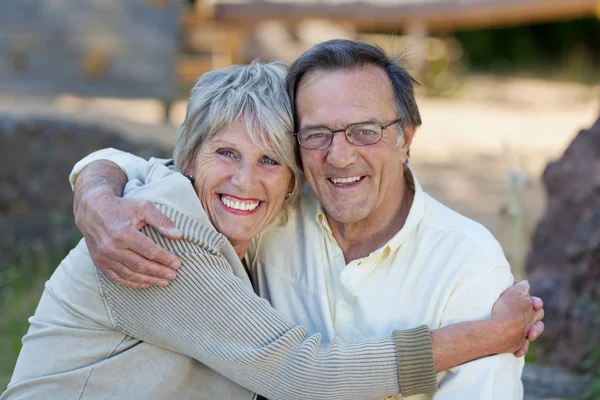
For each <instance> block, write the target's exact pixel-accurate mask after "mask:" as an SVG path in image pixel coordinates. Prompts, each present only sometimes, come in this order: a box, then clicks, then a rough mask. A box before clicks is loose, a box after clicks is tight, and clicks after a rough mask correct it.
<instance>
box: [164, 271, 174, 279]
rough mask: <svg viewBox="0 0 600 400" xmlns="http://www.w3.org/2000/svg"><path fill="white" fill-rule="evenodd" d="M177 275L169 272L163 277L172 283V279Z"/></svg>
mask: <svg viewBox="0 0 600 400" xmlns="http://www.w3.org/2000/svg"><path fill="white" fill-rule="evenodd" d="M176 276H177V275H175V273H174V272H169V273H167V274H166V275H165V278H167V279H168V280H170V281H172V280H173V279H175V277H176Z"/></svg>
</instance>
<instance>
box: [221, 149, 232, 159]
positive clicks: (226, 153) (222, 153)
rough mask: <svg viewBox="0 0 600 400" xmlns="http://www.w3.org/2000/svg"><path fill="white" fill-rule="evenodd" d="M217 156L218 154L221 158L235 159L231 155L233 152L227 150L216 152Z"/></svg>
mask: <svg viewBox="0 0 600 400" xmlns="http://www.w3.org/2000/svg"><path fill="white" fill-rule="evenodd" d="M217 154H219V155H221V156H223V157H227V158H234V157H235V154H234V153H233V151H231V150H227V149H219V150H217Z"/></svg>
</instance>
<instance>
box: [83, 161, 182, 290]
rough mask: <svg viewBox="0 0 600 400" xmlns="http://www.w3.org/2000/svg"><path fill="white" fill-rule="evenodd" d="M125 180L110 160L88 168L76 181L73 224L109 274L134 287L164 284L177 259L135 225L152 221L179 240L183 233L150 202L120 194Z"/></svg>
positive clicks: (171, 275) (178, 263) (171, 273)
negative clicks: (127, 197) (126, 197)
mask: <svg viewBox="0 0 600 400" xmlns="http://www.w3.org/2000/svg"><path fill="white" fill-rule="evenodd" d="M125 183H126V177H125V175H124V174H123V172H122V171H121V169H120V168H119V167H118V166H117V165H116V164H114V163H112V162H110V161H96V162H94V163H92V164H90V165H89V166H88V167H86V168H85V169H84V170H83V171H82V172H81V174H80V175H79V177H78V178H77V182H76V185H75V198H74V201H73V212H74V214H75V223H76V224H77V227H78V228H79V230H80V231H81V233H82V234H83V236H84V237H85V241H86V244H87V246H88V250H89V252H90V255H91V257H92V260H93V261H94V265H95V266H96V267H97V268H98V269H100V270H101V271H102V272H103V273H104V274H105V275H106V276H107V277H108V278H109V279H111V280H112V281H114V282H115V283H118V284H120V285H124V286H129V287H134V288H141V287H149V286H150V285H160V286H166V285H168V283H169V281H170V280H173V279H175V277H176V273H175V271H176V270H177V269H178V268H179V267H180V266H181V262H180V260H179V259H178V258H177V256H176V255H175V254H173V253H171V252H169V251H167V250H165V249H163V248H162V247H160V246H158V245H157V244H155V243H154V242H153V241H152V240H151V239H150V238H148V237H147V236H145V235H144V234H142V233H140V232H139V229H141V228H142V227H143V226H144V225H150V226H152V227H154V228H156V229H157V230H158V231H159V232H160V233H161V234H162V235H163V236H165V237H167V238H169V239H180V238H181V232H180V231H179V230H178V229H177V228H175V225H174V224H173V222H172V221H171V220H170V219H168V218H167V217H166V216H164V215H163V214H162V213H161V212H160V211H158V210H157V209H156V207H154V205H153V204H152V203H150V202H147V201H139V200H131V199H125V198H121V197H119V195H120V193H122V191H123V187H124V186H125ZM117 194H118V195H117Z"/></svg>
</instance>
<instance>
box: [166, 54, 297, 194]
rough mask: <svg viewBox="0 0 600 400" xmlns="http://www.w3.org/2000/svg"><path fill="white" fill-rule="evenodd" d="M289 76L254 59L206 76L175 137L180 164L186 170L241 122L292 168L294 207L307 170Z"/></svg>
mask: <svg viewBox="0 0 600 400" xmlns="http://www.w3.org/2000/svg"><path fill="white" fill-rule="evenodd" d="M286 72H287V69H286V66H285V64H283V63H277V62H272V63H261V62H258V61H254V62H252V63H251V64H249V65H245V66H239V65H236V66H232V67H228V68H223V69H219V70H215V71H210V72H207V73H205V74H204V75H202V76H201V77H200V79H198V82H196V85H194V88H193V89H192V92H191V95H190V100H189V102H188V106H187V112H186V116H185V120H184V121H183V124H182V125H181V128H180V129H179V133H178V134H177V137H176V139H175V150H174V153H173V158H174V159H175V165H176V166H177V167H178V168H179V169H180V170H181V171H182V172H186V170H187V169H188V168H189V167H190V166H191V163H192V162H193V160H194V158H195V157H196V154H197V153H198V151H199V149H200V148H201V146H202V144H203V143H204V142H205V141H207V140H210V139H211V138H213V137H214V136H215V135H217V134H218V133H219V132H221V131H223V130H224V129H226V128H228V127H230V126H231V125H233V124H235V123H236V122H240V121H241V122H242V123H243V124H244V126H245V128H246V129H247V131H248V133H249V135H250V138H251V139H252V141H253V142H254V144H255V145H256V146H258V147H259V148H260V149H261V150H262V151H263V152H264V153H265V154H266V155H267V156H269V157H270V158H272V159H273V160H275V161H277V162H278V163H280V164H281V165H284V166H286V167H288V168H290V169H291V170H292V173H293V176H294V188H293V190H292V194H291V195H290V196H289V197H288V199H287V200H286V202H285V203H284V204H285V205H288V204H291V203H294V202H295V201H296V200H297V199H298V198H299V197H300V194H301V192H302V169H301V167H300V162H299V159H298V158H297V157H298V156H297V153H296V150H295V140H294V136H293V135H292V133H293V126H294V124H293V122H292V110H291V106H290V100H289V98H288V96H287V93H286V91H285V75H286Z"/></svg>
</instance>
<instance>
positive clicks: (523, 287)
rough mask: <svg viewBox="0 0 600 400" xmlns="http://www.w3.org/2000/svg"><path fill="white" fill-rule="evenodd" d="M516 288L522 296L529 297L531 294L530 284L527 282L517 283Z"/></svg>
mask: <svg viewBox="0 0 600 400" xmlns="http://www.w3.org/2000/svg"><path fill="white" fill-rule="evenodd" d="M514 288H515V289H517V290H518V291H519V293H521V294H522V295H525V296H527V295H528V294H529V282H527V281H521V282H517V284H516V285H515V286H514Z"/></svg>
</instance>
